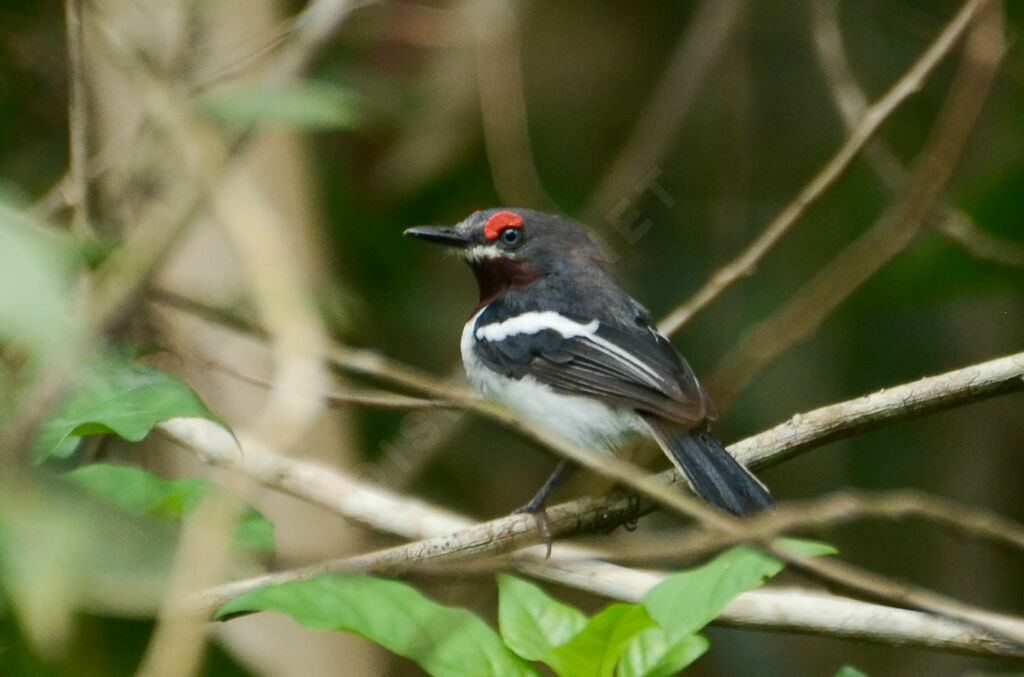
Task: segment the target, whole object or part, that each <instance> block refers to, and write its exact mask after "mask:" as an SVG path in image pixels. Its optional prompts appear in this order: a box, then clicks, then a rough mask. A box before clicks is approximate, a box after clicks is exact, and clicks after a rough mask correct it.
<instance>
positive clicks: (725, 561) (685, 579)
mask: <svg viewBox="0 0 1024 677" xmlns="http://www.w3.org/2000/svg"><path fill="white" fill-rule="evenodd" d="M777 543H778V544H779V545H782V546H784V547H786V548H789V549H791V550H792V551H793V552H794V553H796V554H801V555H807V556H813V555H822V554H829V553H833V552H835V549H834V548H833V547H832V546H830V545H828V544H823V543H815V542H813V541H801V540H797V539H779V540H778V541H777ZM784 566H785V565H784V564H783V563H782V562H781V561H780V560H778V559H776V558H774V557H772V556H770V555H766V554H764V553H763V552H761V551H759V550H755V549H754V548H750V547H746V546H741V547H738V548H733V549H731V550H728V551H726V552H724V553H722V554H721V555H719V556H718V557H716V558H714V559H713V560H711V561H710V562H708V563H707V564H705V565H703V566H700V567H697V568H696V569H691V570H689V571H681V572H679V573H677V574H673V575H672V576H669V577H668V578H666V579H665V580H664V581H662V582H661V583H659V584H658V585H656V586H654V587H653V588H651V589H650V590H649V591H648V592H647V594H646V595H644V599H643V602H642V604H643V606H644V608H646V609H647V613H649V614H650V615H651V618H653V619H654V620H655V621H656V622H657V623H658V625H659V626H661V628H662V629H663V630H665V632H666V633H668V636H669V637H670V638H671V639H681V638H683V637H686V636H688V635H692V634H693V633H695V632H697V631H698V630H700V629H701V628H703V627H704V626H705V625H707V624H708V623H709V622H711V621H712V620H713V619H714V618H715V617H716V616H718V614H720V613H721V612H722V610H723V609H725V607H726V606H727V605H728V604H729V602H731V601H732V599H733V598H734V597H736V595H738V594H740V593H741V592H744V591H746V590H750V589H751V588H755V587H757V586H759V585H761V583H763V582H764V581H765V580H767V579H768V578H771V577H772V576H774V575H775V574H777V573H778V572H779V571H781V570H782V568H783V567H784Z"/></svg>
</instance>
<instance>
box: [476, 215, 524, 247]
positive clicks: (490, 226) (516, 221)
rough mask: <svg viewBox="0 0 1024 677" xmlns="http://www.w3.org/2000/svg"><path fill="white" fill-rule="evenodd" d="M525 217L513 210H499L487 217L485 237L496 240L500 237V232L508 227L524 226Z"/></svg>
mask: <svg viewBox="0 0 1024 677" xmlns="http://www.w3.org/2000/svg"><path fill="white" fill-rule="evenodd" d="M522 227H523V217H521V216H519V214H515V213H513V212H498V213H497V214H494V215H492V216H491V218H489V219H487V225H486V226H484V237H486V238H487V239H488V240H494V239H496V238H497V237H498V234H499V233H500V232H501V231H503V230H504V229H506V228H522Z"/></svg>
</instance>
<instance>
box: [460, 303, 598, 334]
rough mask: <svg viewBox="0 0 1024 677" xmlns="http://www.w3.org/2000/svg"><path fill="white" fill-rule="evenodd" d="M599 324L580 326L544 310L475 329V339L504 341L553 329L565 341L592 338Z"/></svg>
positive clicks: (593, 322) (591, 323)
mask: <svg viewBox="0 0 1024 677" xmlns="http://www.w3.org/2000/svg"><path fill="white" fill-rule="evenodd" d="M600 324H601V323H600V322H598V321H597V320H593V321H591V322H588V323H587V324H580V323H579V322H573V321H572V320H570V319H569V318H567V317H565V316H563V315H559V314H558V313H556V312H554V311H551V310H546V311H544V312H529V313H523V314H522V315H516V316H515V317H510V318H508V319H507V320H503V321H501V322H494V323H492V324H485V325H484V326H482V327H477V328H476V337H477V339H480V340H484V341H504V340H505V339H507V338H508V337H509V336H515V335H516V334H536V333H538V332H541V331H544V330H545V329H553V330H554V331H557V332H558V333H559V334H561V335H562V338H566V339H571V338H576V337H577V336H583V337H587V338H592V337H593V336H594V334H595V332H597V328H598V327H599V326H600Z"/></svg>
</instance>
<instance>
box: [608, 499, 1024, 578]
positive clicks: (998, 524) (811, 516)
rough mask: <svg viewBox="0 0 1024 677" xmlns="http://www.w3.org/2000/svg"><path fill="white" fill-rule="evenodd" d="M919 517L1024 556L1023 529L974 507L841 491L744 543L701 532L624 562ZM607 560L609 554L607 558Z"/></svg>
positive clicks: (753, 527) (786, 509)
mask: <svg viewBox="0 0 1024 677" xmlns="http://www.w3.org/2000/svg"><path fill="white" fill-rule="evenodd" d="M906 517H919V518H923V519H926V520H929V521H932V522H935V523H936V524H939V525H941V526H943V527H945V528H947V529H950V530H952V531H955V532H958V533H960V534H962V535H965V536H968V537H971V538H977V539H984V540H986V541H990V542H992V543H996V544H999V545H1003V546H1007V547H1010V548H1015V549H1018V550H1022V551H1024V526H1021V525H1020V524H1018V523H1016V522H1014V521H1012V520H1008V519H1006V518H1004V517H1000V516H999V515H996V514H995V513H993V512H990V511H988V510H985V509H983V508H976V507H972V506H968V505H964V504H962V503H957V502H955V501H949V500H945V499H942V498H939V497H937V496H929V495H927V494H923V493H920V492H917V491H891V492H886V493H883V494H877V495H871V494H861V493H858V492H853V491H840V492H836V493H834V494H830V495H828V496H824V497H822V498H816V499H812V500H808V501H800V502H790V503H786V504H785V505H782V506H779V507H778V508H777V509H776V510H774V511H772V512H770V513H764V514H761V515H754V516H751V517H750V518H749V519H747V520H744V523H743V527H744V529H745V530H746V531H747V535H746V537H744V538H739V537H737V536H728V537H722V536H721V535H719V534H716V533H713V532H711V533H707V532H700V531H697V532H695V533H691V534H688V535H686V536H684V537H682V538H676V539H674V540H673V542H672V543H671V544H668V543H664V542H654V543H651V544H649V545H647V546H639V547H638V546H636V545H633V544H630V545H629V548H628V550H627V551H624V552H623V557H628V558H629V560H630V561H634V562H636V561H642V560H648V559H652V558H664V557H669V556H672V557H693V556H694V555H700V554H704V553H706V552H714V551H717V550H721V549H724V548H727V547H730V546H733V545H737V544H739V543H743V542H746V541H758V540H764V539H765V538H771V537H773V536H778V535H780V534H782V533H786V532H793V531H797V530H802V529H821V528H825V527H834V526H836V525H839V524H843V523H846V522H851V521H854V520H862V519H872V518H876V519H877V518H882V519H888V520H895V519H902V518H906ZM608 556H609V555H608V554H607V553H606V554H605V557H608Z"/></svg>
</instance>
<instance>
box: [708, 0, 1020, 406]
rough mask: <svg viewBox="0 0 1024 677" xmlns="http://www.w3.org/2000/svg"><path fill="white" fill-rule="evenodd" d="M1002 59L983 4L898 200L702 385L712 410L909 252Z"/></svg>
mask: <svg viewBox="0 0 1024 677" xmlns="http://www.w3.org/2000/svg"><path fill="white" fill-rule="evenodd" d="M968 4H969V5H970V4H971V3H968ZM1004 51H1005V40H1004V37H1003V15H1002V5H1001V4H999V3H998V2H994V1H992V2H990V1H988V0H986V1H985V2H983V3H982V4H981V9H980V10H979V13H978V14H977V21H975V22H974V23H973V24H972V28H971V30H970V32H969V34H968V36H967V40H966V44H965V47H964V58H963V61H962V63H961V66H960V71H959V72H958V74H957V77H956V79H955V80H954V82H953V86H952V87H951V88H950V91H949V93H948V94H947V96H946V101H945V103H944V104H943V106H942V108H941V110H940V112H939V115H938V120H937V121H936V122H935V124H934V125H933V126H932V129H931V131H930V133H929V137H928V141H927V143H926V144H925V148H924V150H923V151H922V152H921V155H920V158H919V159H918V160H917V161H916V162H915V168H914V171H913V173H912V174H911V177H910V178H909V180H908V182H907V187H906V189H905V191H904V194H903V196H902V197H901V198H900V199H899V200H898V201H897V202H896V203H895V204H893V205H892V206H891V207H890V208H889V209H887V210H886V211H885V213H884V214H882V216H881V217H880V218H879V220H878V221H877V222H876V223H875V224H874V225H873V226H872V227H871V228H869V229H868V230H867V231H865V232H864V233H863V234H861V235H860V236H859V237H858V238H857V239H856V240H854V241H853V242H852V243H851V244H850V245H848V246H847V248H846V249H844V250H843V251H842V252H841V253H840V254H839V255H838V256H837V257H836V258H835V259H833V260H832V262H830V263H829V264H828V265H827V266H826V267H825V268H823V269H822V270H821V271H819V272H818V274H817V275H815V276H814V277H813V278H812V279H811V280H810V281H809V282H808V283H807V284H806V285H804V286H803V287H802V288H801V289H800V290H799V291H797V293H796V294H794V295H793V296H792V297H791V298H790V299H789V300H788V301H786V303H784V304H783V306H782V307H781V308H780V309H779V310H777V311H776V312H775V313H774V314H773V315H772V316H770V317H769V318H768V319H766V320H764V321H763V322H761V323H760V324H759V325H757V326H756V327H754V328H753V329H752V330H750V331H749V332H748V333H747V334H746V335H745V336H744V337H743V338H742V339H741V340H740V343H739V345H738V346H737V348H736V349H735V350H731V351H729V353H728V355H727V357H726V358H725V360H724V361H723V363H722V365H721V366H720V367H719V368H718V369H717V370H716V371H715V373H714V374H713V375H712V377H711V379H709V383H708V389H709V390H710V391H711V392H712V393H713V394H714V396H715V401H716V402H717V403H720V405H721V406H728V404H729V402H731V401H732V399H733V398H735V397H736V395H737V394H738V393H739V392H740V391H741V390H742V389H743V388H744V387H746V385H747V384H748V383H750V381H752V380H753V379H754V377H755V376H756V375H757V374H759V373H760V371H761V370H762V369H764V367H766V366H767V365H768V364H769V363H771V362H772V360H774V359H775V358H776V357H778V356H779V355H780V354H782V353H783V352H784V351H785V350H786V349H787V348H789V347H791V346H793V345H794V344H796V343H798V342H800V341H802V340H804V339H806V338H807V337H808V336H810V335H811V334H812V333H813V332H814V330H815V329H817V327H818V326H819V324H820V323H821V321H822V320H823V319H824V318H825V317H826V316H827V315H828V314H829V313H830V312H831V311H832V310H833V309H834V308H835V307H836V306H838V305H839V304H840V303H841V302H842V301H843V300H844V299H846V298H847V297H848V296H849V295H850V294H852V293H853V292H854V291H855V290H856V289H857V288H858V287H860V285H861V284H863V283H864V282H865V281H867V280H868V279H869V278H870V277H871V276H872V275H874V274H875V273H876V272H877V271H878V270H879V269H880V268H881V267H882V266H884V265H885V264H886V263H888V262H889V261H891V260H892V259H893V258H894V257H895V256H896V255H898V254H899V253H900V252H902V251H903V250H904V249H906V247H907V246H909V244H910V243H911V242H912V241H913V239H914V238H915V237H916V236H917V234H918V232H919V231H920V229H921V228H922V227H923V225H924V223H925V221H926V219H927V218H928V216H929V215H930V214H932V212H933V210H934V209H935V208H936V206H937V204H938V202H939V200H940V199H941V197H942V194H943V192H944V190H945V188H946V185H947V183H948V182H949V179H950V178H951V176H952V174H953V170H954V168H955V167H956V166H957V161H958V159H959V158H960V156H961V154H962V153H963V151H964V148H965V147H966V146H967V141H968V139H969V138H970V135H971V132H972V131H973V130H974V126H975V124H976V123H977V120H978V117H979V116H980V115H981V111H982V108H983V106H984V103H985V100H986V99H987V96H988V92H989V90H990V88H991V85H992V83H993V82H994V81H995V76H996V71H997V69H998V67H999V63H1000V61H1001V60H1002V57H1003V53H1004Z"/></svg>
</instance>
